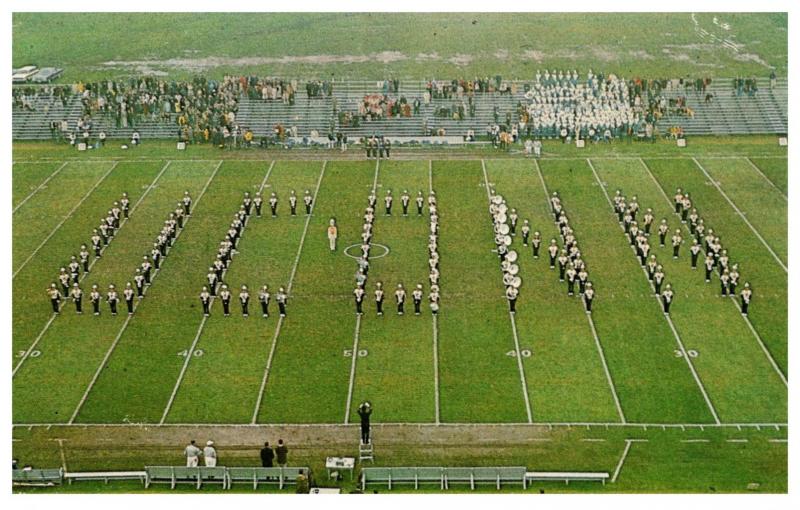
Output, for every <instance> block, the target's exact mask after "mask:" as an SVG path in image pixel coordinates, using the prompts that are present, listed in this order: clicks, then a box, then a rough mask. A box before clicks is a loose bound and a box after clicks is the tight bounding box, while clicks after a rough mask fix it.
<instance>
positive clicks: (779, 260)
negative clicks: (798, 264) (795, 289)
mask: <svg viewBox="0 0 800 510" xmlns="http://www.w3.org/2000/svg"><path fill="white" fill-rule="evenodd" d="M692 161H694V164H695V165H697V168H699V169H700V170H702V172H703V173H704V174H705V175H706V177H707V178H708V180H709V181H711V184H713V185H714V187H715V188H717V191H719V193H720V195H722V196H723V197H724V198H725V200H727V201H728V203H729V204H730V206H731V207H733V210H734V211H736V213H737V214H738V215H739V217H740V218H742V220H743V221H744V222H745V223H746V224H747V226H748V227H750V230H752V231H753V233H754V234H755V235H756V237H757V238H758V239H759V240H760V241H761V244H763V245H764V247H765V248H766V249H767V251H769V252H770V253H771V254H772V256H773V257H774V258H775V261H776V262H777V263H778V265H780V266H781V268H783V271H784V272H786V273H788V272H789V269H788V268H787V267H786V264H784V263H783V261H782V260H781V259H780V257H778V254H777V253H775V251H774V250H773V249H772V248H771V247H770V246H769V244H767V241H766V240H764V238H763V237H761V234H759V233H758V230H756V228H755V227H754V226H753V224H752V223H750V221H749V220H748V219H747V217H746V216H745V215H744V213H743V212H742V211H741V210H740V209H739V208H738V207H737V206H736V204H734V203H733V200H731V199H730V197H728V195H727V193H725V191H723V189H722V188H721V187H720V185H719V184H717V181H715V180H714V178H713V177H711V175H710V174H709V173H708V172H707V171H706V169H705V168H703V165H701V164H700V162H699V161H697V158H692Z"/></svg>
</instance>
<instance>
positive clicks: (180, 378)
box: [159, 161, 275, 425]
mask: <svg viewBox="0 0 800 510" xmlns="http://www.w3.org/2000/svg"><path fill="white" fill-rule="evenodd" d="M273 166H275V161H273V162H272V163H270V165H269V168H268V169H267V173H266V175H264V178H263V179H262V180H261V186H260V187H259V188H258V192H259V193H261V191H263V190H264V186H266V185H267V179H269V175H270V174H271V173H272V167H273ZM246 230H247V227H245V228H243V229H242V233H241V234H240V235H239V238H240V240H241V237H242V236H244V233H245V231H246ZM227 269H228V268H225V269H224V270H223V276H224V273H225V271H227ZM215 297H216V296H211V298H210V299H209V300H208V307H209V309H210V308H211V305H212V304H213V303H214V298H215ZM207 319H208V317H206V316H205V315H203V320H201V321H200V325H199V326H198V327H197V334H196V335H195V336H194V340H193V341H192V345H191V347H189V350H188V351H186V359H185V360H184V361H183V366H182V367H181V371H180V373H179V374H178V380H177V381H175V386H174V387H173V388H172V394H171V395H170V396H169V400H168V401H167V405H166V407H165V408H164V413H163V414H162V415H161V421H160V422H159V425H161V424H163V423H164V421H166V419H167V415H168V414H169V411H170V409H172V403H173V402H174V401H175V396H176V395H177V394H178V389H179V388H180V386H181V383H182V382H183V376H184V375H186V369H187V368H188V367H189V362H190V361H191V359H192V358H193V357H194V356H193V355H192V354H193V353H194V351H195V348H196V347H197V342H199V341H200V335H202V334H203V328H204V327H205V325H206V321H207Z"/></svg>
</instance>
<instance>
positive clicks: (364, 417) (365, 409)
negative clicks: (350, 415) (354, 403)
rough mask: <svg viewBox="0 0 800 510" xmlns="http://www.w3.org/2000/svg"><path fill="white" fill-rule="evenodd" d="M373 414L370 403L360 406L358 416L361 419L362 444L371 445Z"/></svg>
mask: <svg viewBox="0 0 800 510" xmlns="http://www.w3.org/2000/svg"><path fill="white" fill-rule="evenodd" d="M371 414H372V406H371V405H370V403H369V402H364V403H363V404H361V405H360V406H358V416H359V417H360V418H361V443H362V444H369V416H370V415H371Z"/></svg>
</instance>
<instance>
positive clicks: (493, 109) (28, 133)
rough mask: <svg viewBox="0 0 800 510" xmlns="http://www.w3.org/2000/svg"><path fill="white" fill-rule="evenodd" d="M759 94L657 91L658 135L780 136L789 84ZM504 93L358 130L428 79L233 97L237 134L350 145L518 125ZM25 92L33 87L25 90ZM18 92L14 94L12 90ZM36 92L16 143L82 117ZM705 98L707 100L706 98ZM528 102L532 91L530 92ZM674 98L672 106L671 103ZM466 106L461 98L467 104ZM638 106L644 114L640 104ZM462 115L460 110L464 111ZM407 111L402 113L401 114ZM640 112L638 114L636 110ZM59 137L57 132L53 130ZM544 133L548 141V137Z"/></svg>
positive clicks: (104, 121)
mask: <svg viewBox="0 0 800 510" xmlns="http://www.w3.org/2000/svg"><path fill="white" fill-rule="evenodd" d="M757 83H758V92H757V93H756V94H754V95H748V94H743V95H739V94H737V89H736V87H735V85H734V83H733V81H732V80H726V79H717V80H714V81H713V82H712V83H710V84H709V85H708V87H707V88H706V90H700V89H696V88H694V87H673V88H668V89H662V90H660V91H659V93H660V95H661V96H663V101H664V102H665V103H670V104H671V103H672V102H678V101H680V103H679V104H680V105H681V107H680V108H673V107H665V108H664V115H663V117H661V119H660V120H659V122H658V126H659V130H660V133H661V134H662V135H665V134H666V133H667V129H668V128H669V127H673V126H679V127H681V128H682V129H683V132H684V133H685V134H686V135H730V134H765V133H767V134H785V133H786V132H787V129H788V128H787V126H788V82H787V80H786V79H778V80H777V83H776V85H775V87H774V88H771V87H770V86H769V79H767V78H764V79H759V80H758V81H757ZM507 84H508V89H507V90H506V91H504V92H500V91H492V92H476V93H475V96H474V97H475V99H474V116H473V115H470V114H468V113H463V119H461V120H456V119H455V118H454V116H458V113H459V112H458V110H459V105H461V100H460V99H457V98H456V96H453V97H451V98H442V97H432V98H431V99H430V101H429V102H426V101H421V104H420V106H419V113H416V114H411V115H410V116H403V115H401V116H392V117H387V116H383V117H382V118H376V119H375V120H362V121H360V122H359V123H358V124H357V125H356V124H355V123H352V122H347V121H346V119H344V118H343V115H342V114H343V113H350V114H351V115H355V116H358V115H357V113H358V110H359V103H362V102H364V100H365V97H367V96H376V95H378V96H382V95H385V96H386V97H387V98H389V99H390V100H394V99H399V98H400V97H404V98H405V99H406V101H407V102H408V103H413V101H414V99H416V98H423V97H424V95H425V89H426V82H421V81H403V82H401V83H399V86H398V88H397V91H396V92H395V91H392V92H388V93H386V94H384V88H382V86H381V85H380V82H378V83H376V82H366V81H344V82H336V83H334V84H333V86H332V91H331V93H330V95H321V96H314V97H308V96H307V95H306V94H305V93H304V92H303V91H299V92H297V93H296V94H295V96H294V100H293V101H294V104H291V105H290V104H285V103H284V102H283V101H280V100H277V101H274V100H267V101H265V100H262V99H260V98H251V97H248V96H247V95H244V94H242V95H241V96H240V97H239V98H238V104H237V110H238V111H237V112H236V124H237V125H239V126H240V127H241V128H242V129H245V128H247V129H250V130H252V132H253V134H254V136H255V139H256V140H255V141H257V140H258V139H259V138H261V137H264V136H272V135H273V130H274V129H275V127H276V126H281V128H282V129H283V130H286V132H287V133H289V134H290V133H291V130H292V128H295V129H296V132H297V134H298V137H299V138H302V137H307V138H310V137H319V138H317V139H318V140H319V139H324V138H325V137H327V134H328V133H329V132H330V131H331V130H333V131H334V132H337V131H340V132H343V133H345V134H346V135H347V136H348V137H349V138H350V139H351V141H354V140H355V139H357V138H359V137H362V136H370V135H373V134H377V135H385V136H398V137H409V138H414V139H416V138H418V137H422V136H429V135H431V134H443V135H447V136H458V137H464V136H465V135H467V134H468V133H469V132H470V131H472V132H474V133H475V135H477V136H481V135H484V134H485V133H486V129H487V126H489V125H492V124H496V123H497V124H501V125H502V124H505V123H506V122H507V121H508V120H511V123H512V124H514V123H517V122H518V121H519V120H520V116H519V113H520V105H523V106H524V105H525V104H526V103H528V102H530V100H529V99H528V98H526V89H528V90H529V89H530V88H531V82H530V81H527V82H526V81H519V80H514V81H509V82H507ZM25 87H26V89H31V88H32V86H31V85H26V86H25ZM15 90H17V89H15ZM40 90H41V92H40V93H35V94H30V95H27V96H26V97H25V106H24V107H23V106H20V104H18V103H19V102H18V101H15V103H14V106H13V108H12V112H13V125H12V137H13V138H14V139H18V140H45V139H50V138H53V137H54V131H53V129H51V128H53V126H54V123H58V124H57V125H55V126H59V125H60V123H61V122H62V121H66V124H67V127H68V129H70V130H74V129H75V128H76V126H77V124H78V122H79V121H80V119H81V118H82V115H83V113H84V107H83V104H82V101H81V97H80V96H79V95H78V94H71V95H70V97H68V98H66V100H65V101H63V102H62V100H61V99H60V98H58V97H55V96H53V95H51V94H48V93H47V91H48V90H52V86H49V88H48V87H44V88H41V89H40ZM709 94H710V95H711V96H710V97H711V99H710V100H708V101H707V96H708V95H709ZM528 96H529V97H530V94H528ZM671 100H674V101H671ZM465 101H466V99H465ZM640 109H646V107H644V106H642V107H641V108H640ZM462 110H463V106H462ZM406 113H407V112H406ZM642 113H644V111H643V110H642ZM177 118H178V114H176V113H174V112H173V113H168V114H164V115H160V116H158V117H157V118H156V116H153V118H147V119H143V120H141V121H139V122H137V124H136V125H135V129H136V130H137V131H138V132H139V133H140V134H141V136H142V138H143V139H145V140H146V139H157V138H159V139H176V138H177V137H178V131H179V130H178V124H177ZM92 122H93V126H92V132H93V133H98V132H100V131H103V132H105V133H106V134H107V136H108V137H109V138H129V137H130V136H131V134H132V133H133V131H134V127H131V126H129V127H116V125H115V124H116V123H115V122H114V120H112V119H111V117H109V116H107V115H105V116H104V115H97V114H96V115H93V116H92ZM54 129H56V130H57V131H56V132H55V134H58V133H59V132H60V128H59V127H55V128H54ZM548 136H551V137H552V136H553V133H549V134H548Z"/></svg>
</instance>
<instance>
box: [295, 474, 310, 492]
mask: <svg viewBox="0 0 800 510" xmlns="http://www.w3.org/2000/svg"><path fill="white" fill-rule="evenodd" d="M295 486H296V488H295V491H294V492H295V494H308V492H309V491H310V490H311V489H310V488H309V483H308V476H306V472H305V471H304V470H302V469H301V470H300V471H299V472H298V473H297V478H296V479H295Z"/></svg>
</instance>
